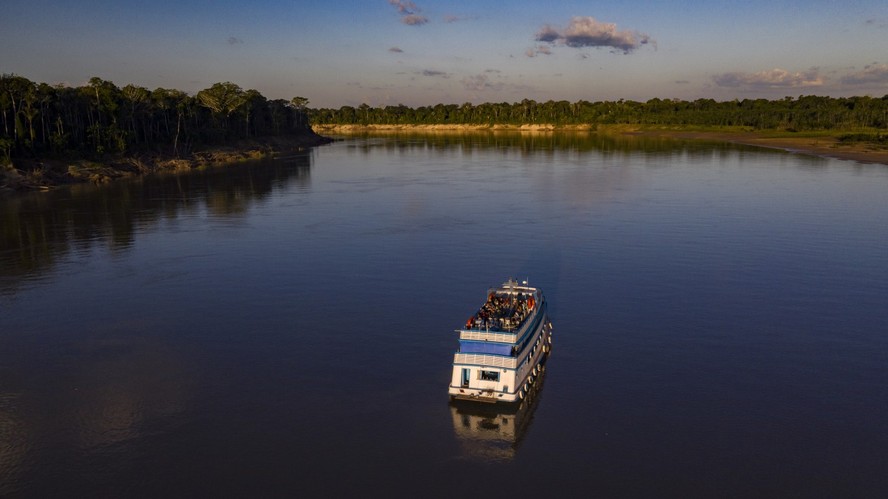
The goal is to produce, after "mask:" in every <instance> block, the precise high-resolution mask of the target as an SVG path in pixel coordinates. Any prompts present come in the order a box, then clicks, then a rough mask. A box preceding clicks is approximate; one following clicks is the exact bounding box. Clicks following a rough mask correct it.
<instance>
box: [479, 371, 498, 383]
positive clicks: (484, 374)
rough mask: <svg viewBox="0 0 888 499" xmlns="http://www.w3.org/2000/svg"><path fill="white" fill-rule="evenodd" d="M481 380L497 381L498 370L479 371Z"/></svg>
mask: <svg viewBox="0 0 888 499" xmlns="http://www.w3.org/2000/svg"><path fill="white" fill-rule="evenodd" d="M481 380H482V381H499V372H498V371H481Z"/></svg>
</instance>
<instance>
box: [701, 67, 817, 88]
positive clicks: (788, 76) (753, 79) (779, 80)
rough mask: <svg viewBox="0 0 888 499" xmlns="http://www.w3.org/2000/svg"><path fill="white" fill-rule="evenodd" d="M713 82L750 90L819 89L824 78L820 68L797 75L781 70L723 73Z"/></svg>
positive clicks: (722, 85) (713, 78)
mask: <svg viewBox="0 0 888 499" xmlns="http://www.w3.org/2000/svg"><path fill="white" fill-rule="evenodd" d="M712 80H713V81H714V82H715V84H716V85H718V86H720V87H731V88H748V89H750V90H760V89H767V88H806V87H819V86H821V85H823V83H824V78H823V76H821V75H820V70H819V69H818V68H811V69H809V70H807V71H802V72H797V73H791V72H789V71H787V70H785V69H780V68H774V69H770V70H767V71H759V72H757V73H741V72H731V73H722V74H718V75H715V76H713V77H712Z"/></svg>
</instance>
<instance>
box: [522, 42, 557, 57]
mask: <svg viewBox="0 0 888 499" xmlns="http://www.w3.org/2000/svg"><path fill="white" fill-rule="evenodd" d="M551 54H552V49H550V48H549V46H548V45H537V46H536V47H531V48H529V49H527V50H526V51H525V52H524V55H526V56H527V57H536V56H538V55H551Z"/></svg>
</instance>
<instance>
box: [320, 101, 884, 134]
mask: <svg viewBox="0 0 888 499" xmlns="http://www.w3.org/2000/svg"><path fill="white" fill-rule="evenodd" d="M308 113H309V118H310V120H311V122H312V123H314V124H330V125H370V124H374V125H456V124H464V125H482V126H491V127H492V126H496V125H525V124H549V125H554V126H578V125H592V126H595V125H620V124H625V125H646V126H681V127H688V126H693V127H748V128H752V129H755V130H785V131H790V132H793V131H810V130H858V129H886V128H888V95H886V96H884V97H882V98H873V97H865V96H864V97H842V98H833V97H820V96H814V95H805V96H800V97H798V98H792V97H786V98H784V99H779V100H767V99H743V100H736V99H735V100H732V101H724V102H718V101H715V100H713V99H697V100H694V101H684V100H679V99H651V100H648V101H647V102H636V101H631V100H622V99H621V100H619V101H599V102H589V101H585V100H581V101H578V102H568V101H551V100H550V101H546V102H536V101H533V100H529V99H524V100H522V101H521V102H515V103H512V104H509V103H506V102H503V103H484V104H478V105H474V104H471V103H465V104H462V105H456V104H436V105H434V106H421V107H417V108H410V107H407V106H403V105H398V106H381V107H371V106H368V105H367V104H362V105H360V106H358V107H357V108H355V107H351V106H343V107H340V108H339V109H326V108H321V109H310V110H309V111H308Z"/></svg>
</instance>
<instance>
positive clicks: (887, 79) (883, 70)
mask: <svg viewBox="0 0 888 499" xmlns="http://www.w3.org/2000/svg"><path fill="white" fill-rule="evenodd" d="M841 82H842V83H844V84H845V85H872V84H877V85H879V84H888V64H869V65H867V66H864V68H863V70H862V71H857V72H855V73H851V74H849V75H845V76H844V77H842V79H841Z"/></svg>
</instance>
